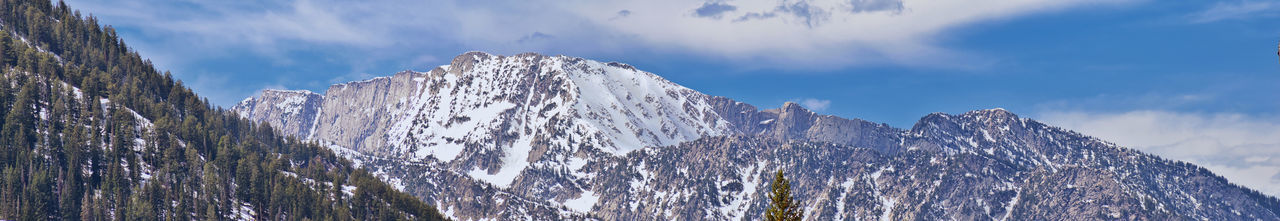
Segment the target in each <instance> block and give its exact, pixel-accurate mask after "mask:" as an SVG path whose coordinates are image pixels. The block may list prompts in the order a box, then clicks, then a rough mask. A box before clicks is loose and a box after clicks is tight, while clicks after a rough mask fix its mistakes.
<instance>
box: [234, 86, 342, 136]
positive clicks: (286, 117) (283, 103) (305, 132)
mask: <svg viewBox="0 0 1280 221" xmlns="http://www.w3.org/2000/svg"><path fill="white" fill-rule="evenodd" d="M323 102H324V97H321V95H320V94H316V93H312V92H310V91H287V90H263V91H262V94H260V95H258V96H257V97H250V98H246V99H244V101H240V103H239V104H236V106H235V107H232V108H231V111H233V112H236V113H237V114H240V116H243V117H245V118H249V119H250V120H253V121H257V122H264V123H268V124H271V125H272V126H273V127H275V128H276V129H278V130H280V131H281V132H283V133H284V134H285V135H289V136H294V137H297V138H302V139H305V138H307V137H308V136H309V135H311V130H312V129H314V125H315V120H316V116H319V115H317V114H319V112H320V111H319V110H320V109H319V107H320V104H321V103H323Z"/></svg>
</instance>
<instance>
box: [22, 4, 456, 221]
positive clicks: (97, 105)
mask: <svg viewBox="0 0 1280 221" xmlns="http://www.w3.org/2000/svg"><path fill="white" fill-rule="evenodd" d="M0 113H4V114H5V117H4V118H3V120H0V125H3V126H2V127H0V141H3V142H0V169H2V171H3V172H2V174H0V176H2V177H0V178H3V182H0V219H4V220H9V219H15V220H16V219H21V220H48V219H59V220H62V219H65V220H80V219H85V220H108V219H111V220H161V219H163V220H193V219H211V220H233V219H234V220H257V219H264V220H265V219H272V220H283V219H325V220H368V219H378V220H440V219H442V218H443V217H441V216H440V214H438V213H437V212H436V211H435V209H434V208H433V207H431V206H429V205H427V204H424V203H422V202H420V201H418V200H416V199H414V198H413V197H412V196H409V195H407V194H404V193H401V192H398V191H396V190H394V189H393V188H392V187H391V186H389V185H387V184H386V183H383V182H382V181H380V180H378V179H377V178H374V177H373V176H372V175H371V174H369V173H368V172H365V171H363V170H360V169H356V168H354V167H353V166H352V165H351V163H350V162H349V161H347V160H345V159H343V158H341V157H338V156H337V155H335V154H334V153H332V152H331V151H329V150H328V149H326V148H323V147H320V146H317V145H315V144H309V143H304V142H301V141H299V140H297V139H286V138H285V137H284V136H281V135H280V134H278V133H277V132H276V130H274V129H272V128H270V127H265V126H263V125H265V124H255V123H252V122H251V121H249V120H247V119H244V118H240V117H239V116H238V115H236V114H234V113H231V112H229V111H226V110H222V109H220V108H215V107H213V106H211V105H209V103H208V102H207V101H204V100H202V99H200V98H199V97H198V96H197V95H196V94H194V93H192V92H191V90H190V89H188V88H186V87H184V86H183V85H182V83H181V82H178V81H175V80H174V79H173V78H172V76H171V75H169V74H168V73H161V72H159V71H157V70H156V69H155V67H153V66H152V65H151V64H150V62H149V61H146V60H144V59H142V58H141V57H140V56H138V54H137V53H135V52H132V51H130V50H129V49H128V47H126V46H125V45H124V42H123V41H121V40H120V39H119V38H118V37H117V35H116V33H115V32H114V30H113V29H112V28H110V27H106V28H102V27H100V26H99V25H98V24H97V21H96V19H94V18H93V17H88V18H83V17H81V16H80V14H79V12H74V11H72V10H71V9H70V8H68V7H67V6H66V5H65V4H63V3H62V2H58V4H57V5H56V6H54V5H53V4H52V3H51V2H50V1H39V0H36V1H17V0H4V2H2V3H0Z"/></svg>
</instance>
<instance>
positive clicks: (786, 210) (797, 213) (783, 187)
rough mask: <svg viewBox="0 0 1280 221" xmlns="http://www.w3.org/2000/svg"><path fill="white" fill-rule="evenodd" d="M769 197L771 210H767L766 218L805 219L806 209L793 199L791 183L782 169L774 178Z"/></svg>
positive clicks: (779, 220) (782, 219)
mask: <svg viewBox="0 0 1280 221" xmlns="http://www.w3.org/2000/svg"><path fill="white" fill-rule="evenodd" d="M769 199H770V203H769V210H768V211H765V214H764V219H765V220H768V221H793V220H803V219H804V211H801V210H800V205H798V203H796V201H795V200H793V199H791V184H790V181H787V178H786V177H783V176H782V170H778V173H777V176H775V177H774V179H773V185H772V189H771V191H770V193H769Z"/></svg>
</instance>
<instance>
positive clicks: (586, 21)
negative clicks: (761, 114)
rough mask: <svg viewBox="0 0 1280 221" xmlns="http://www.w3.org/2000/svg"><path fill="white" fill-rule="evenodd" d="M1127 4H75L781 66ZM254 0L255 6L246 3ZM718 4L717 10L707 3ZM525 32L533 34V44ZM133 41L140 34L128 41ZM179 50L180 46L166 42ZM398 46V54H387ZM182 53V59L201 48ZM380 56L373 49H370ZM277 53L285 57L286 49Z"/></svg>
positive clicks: (242, 37) (369, 39)
mask: <svg viewBox="0 0 1280 221" xmlns="http://www.w3.org/2000/svg"><path fill="white" fill-rule="evenodd" d="M1125 1H1128V0H1120V1H1115V0H1017V1H1009V0H972V1H951V0H811V1H794V0H740V1H724V2H719V1H717V2H712V3H709V2H707V1H701V0H656V1H654V0H620V1H499V2H483V3H479V2H469V1H432V2H426V1H411V0H390V1H379V2H351V1H337V0H297V1H281V2H239V1H176V2H175V1H162V0H140V1H128V2H119V1H102V0H74V1H71V2H70V3H71V5H72V7H75V8H78V9H82V10H85V11H86V12H90V13H93V14H95V15H98V16H101V17H104V18H106V21H110V22H112V23H114V24H116V25H124V26H134V27H137V28H139V29H141V31H142V32H145V33H149V34H150V35H153V36H155V37H156V39H157V40H159V41H163V42H160V43H151V42H140V43H142V44H165V46H170V47H159V46H154V47H149V48H170V49H167V50H195V49H189V48H190V47H196V48H197V49H209V51H225V50H224V49H225V48H227V47H244V48H253V49H254V50H258V51H259V52H260V53H265V54H283V52H281V51H288V50H298V49H303V48H311V47H315V46H333V45H337V46H342V47H351V48H356V49H360V50H357V51H356V52H357V53H371V54H379V53H381V54H394V55H403V54H405V53H414V52H416V53H430V51H435V52H436V53H440V52H439V51H449V52H453V53H457V52H462V51H468V50H485V51H491V52H497V53H516V52H524V51H538V52H549V53H566V54H571V55H577V56H593V55H611V54H623V53H633V52H634V51H648V50H652V51H653V52H657V53H678V54H696V55H703V56H708V57H711V58H716V59H722V60H725V61H729V62H739V63H742V64H752V65H759V66H770V67H779V66H781V67H785V68H838V67H840V66H847V65H856V64H867V63H896V64H911V65H954V66H962V65H967V64H965V63H967V62H969V61H973V58H968V57H970V56H962V54H963V53H960V52H956V51H953V50H950V49H947V48H943V47H940V46H938V45H936V43H935V40H934V39H936V38H939V37H941V36H942V35H943V33H944V32H946V31H948V30H950V29H954V28H959V27H963V26H966V25H972V24H974V23H979V22H983V21H993V20H1001V19H1008V18H1013V17H1018V16H1022V15H1027V14H1035V13H1045V12H1052V11H1055V10H1060V9H1066V8H1075V7H1080V6H1084V5H1095V4H1103V3H1114V2H1125ZM254 4H257V5H254ZM708 6H714V7H708ZM529 36H540V37H543V38H540V39H538V40H536V41H530V40H528V39H529V38H528V37H529ZM135 44H136V43H135ZM174 46H178V47H174ZM389 50H395V51H401V52H400V53H386V51H389ZM200 54H201V53H188V54H187V55H184V56H199V55H200ZM371 56H377V55H371ZM281 59H285V58H281Z"/></svg>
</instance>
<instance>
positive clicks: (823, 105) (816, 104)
mask: <svg viewBox="0 0 1280 221" xmlns="http://www.w3.org/2000/svg"><path fill="white" fill-rule="evenodd" d="M800 106H804V107H805V108H809V110H813V111H823V110H826V109H827V107H830V106H831V100H824V99H815V98H805V99H803V100H800Z"/></svg>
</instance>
